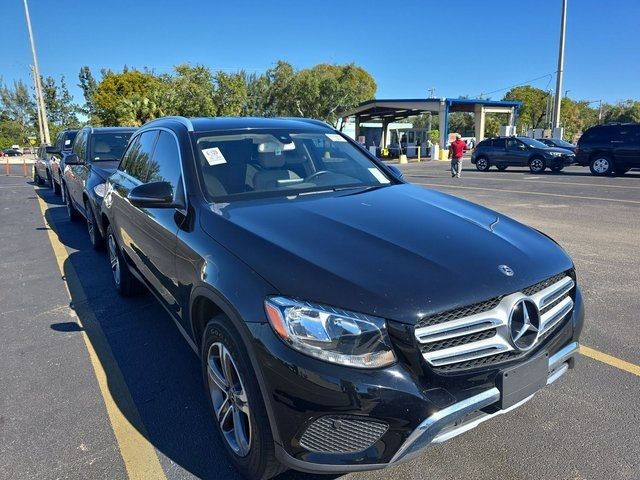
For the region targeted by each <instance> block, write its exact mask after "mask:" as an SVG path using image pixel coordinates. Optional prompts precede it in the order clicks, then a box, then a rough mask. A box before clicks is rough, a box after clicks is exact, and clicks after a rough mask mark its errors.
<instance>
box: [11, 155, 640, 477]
mask: <svg viewBox="0 0 640 480" xmlns="http://www.w3.org/2000/svg"><path fill="white" fill-rule="evenodd" d="M400 168H401V169H402V170H403V172H404V174H405V178H406V179H407V180H409V181H411V182H414V183H416V184H419V185H423V186H424V187H426V188H435V189H438V190H441V191H444V192H446V193H450V194H453V195H457V196H460V197H462V198H465V199H468V200H470V201H473V202H477V203H480V204H483V205H485V206H487V207H489V208H493V209H495V210H498V211H500V212H502V213H505V214H507V215H509V216H512V217H513V218H515V219H517V220H519V221H521V222H523V223H526V224H529V225H531V226H533V227H535V228H538V229H540V230H542V231H544V232H545V233H547V234H549V235H551V236H552V237H554V238H555V239H556V240H557V241H558V242H559V243H560V244H561V245H562V246H563V247H564V248H565V249H566V250H567V251H568V252H569V254H570V255H571V256H572V257H573V259H574V261H575V263H576V268H577V272H578V281H579V283H580V284H581V286H582V288H583V293H584V297H585V303H586V310H587V318H586V324H585V329H584V332H583V336H582V343H583V345H585V346H587V347H589V349H588V350H584V354H583V355H581V356H580V358H579V359H578V360H579V362H578V364H577V367H576V369H575V370H573V371H572V372H570V374H569V375H566V376H565V377H564V378H562V379H561V380H559V381H558V382H557V383H555V384H554V385H553V386H552V387H551V388H548V389H545V390H543V391H541V392H539V393H538V394H537V395H536V396H535V397H534V398H533V399H532V400H531V401H529V402H528V403H527V404H525V405H523V406H522V407H521V408H519V409H517V410H515V411H513V412H510V413H509V414H506V415H502V416H500V417H497V418H496V419H494V420H493V421H491V422H487V423H484V424H483V425H481V426H479V427H478V428H476V429H475V430H473V431H471V432H469V433H467V434H466V435H463V436H461V437H457V438H455V439H453V440H451V441H450V442H448V443H445V444H442V445H439V446H436V447H433V448H431V449H429V450H427V451H426V452H425V453H424V455H422V456H421V457H420V458H419V459H417V460H414V461H412V462H410V463H407V464H404V465H400V466H398V467H394V468H393V469H389V470H385V471H377V472H368V473H360V474H351V475H346V476H343V477H340V478H345V479H349V480H365V479H383V478H401V477H402V478H412V479H413V478H416V479H461V478H469V479H497V478H499V479H534V478H535V479H639V478H640V434H639V432H640V413H639V407H640V401H639V400H638V395H639V392H640V366H639V365H640V348H639V346H640V333H639V330H638V324H639V320H640V314H639V312H640V295H638V287H640V260H639V256H638V245H639V243H640V215H639V213H640V171H631V172H629V174H627V175H626V176H624V177H606V178H600V177H593V176H591V175H590V174H589V172H588V169H585V168H580V167H570V168H568V169H566V170H565V171H564V172H563V173H560V174H543V175H535V176H534V175H532V174H530V173H529V172H528V170H524V169H514V168H510V169H508V170H507V171H505V172H498V171H496V170H491V171H490V172H487V173H481V172H477V171H475V168H473V166H472V165H470V164H469V163H468V162H466V163H465V168H464V171H463V176H462V178H461V179H452V178H451V176H450V174H449V172H448V170H447V163H446V162H422V163H419V164H418V163H411V164H408V165H401V166H400ZM43 214H44V216H45V217H46V221H45V219H43ZM390 228H392V226H390ZM0 231H1V232H2V236H1V238H2V241H1V242H0V265H1V268H0V326H1V330H0V331H1V332H2V337H1V342H2V345H1V348H0V478H2V479H4V478H6V479H9V478H11V479H14V478H47V479H48V478H92V479H93V478H126V477H127V475H128V476H129V477H131V478H167V479H183V478H194V477H198V478H207V479H236V478H238V477H237V475H236V474H235V472H234V470H233V468H232V467H231V465H230V464H229V463H228V461H227V460H226V458H225V455H224V451H223V448H222V445H221V443H220V442H219V440H218V439H217V438H216V436H215V434H214V425H213V422H212V420H211V417H210V415H209V412H208V411H207V410H206V404H205V397H204V395H203V391H202V380H201V375H200V367H199V362H198V360H197V358H196V356H195V355H194V353H193V351H192V350H191V349H190V348H189V346H188V345H187V343H186V342H185V341H184V340H183V338H182V336H181V335H180V333H179V332H178V330H177V329H176V328H175V326H174V324H173V322H172V320H171V319H170V318H169V317H168V315H167V314H166V313H165V311H164V310H163V309H162V307H160V306H159V305H158V304H157V303H156V301H155V300H154V299H153V297H152V296H151V295H150V294H146V295H141V296H138V297H135V298H131V299H122V298H120V297H118V295H117V294H116V293H115V291H114V290H113V289H112V287H111V279H110V270H109V268H108V261H107V258H106V256H105V255H104V253H101V252H94V251H93V250H91V247H90V243H89V239H88V237H87V234H86V227H85V225H84V224H83V223H72V222H70V221H69V219H68V217H67V214H66V210H65V208H64V206H63V205H62V202H61V200H60V197H57V196H55V195H53V193H52V191H51V190H49V189H46V188H37V187H35V188H34V186H33V185H32V184H31V183H30V181H29V180H28V179H25V178H23V177H20V176H18V175H17V174H16V176H2V177H0ZM469 248H474V245H473V238H469ZM67 288H68V290H67ZM602 354H607V355H609V356H604V357H603V356H602ZM316 478H325V477H314V476H310V475H303V474H300V473H296V472H288V473H285V474H283V475H282V476H281V477H279V479H280V480H290V479H303V480H310V479H316ZM330 478H336V477H330Z"/></svg>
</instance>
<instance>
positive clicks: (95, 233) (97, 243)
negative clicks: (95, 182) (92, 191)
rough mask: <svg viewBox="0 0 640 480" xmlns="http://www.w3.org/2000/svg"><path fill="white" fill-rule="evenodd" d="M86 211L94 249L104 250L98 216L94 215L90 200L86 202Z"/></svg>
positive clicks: (88, 230) (90, 238)
mask: <svg viewBox="0 0 640 480" xmlns="http://www.w3.org/2000/svg"><path fill="white" fill-rule="evenodd" d="M84 211H85V212H86V215H87V232H88V233H89V240H90V241H91V246H92V247H93V249H94V250H104V238H103V237H102V235H100V229H99V227H98V223H97V222H96V217H95V216H94V215H93V209H92V208H91V203H89V200H85V202H84Z"/></svg>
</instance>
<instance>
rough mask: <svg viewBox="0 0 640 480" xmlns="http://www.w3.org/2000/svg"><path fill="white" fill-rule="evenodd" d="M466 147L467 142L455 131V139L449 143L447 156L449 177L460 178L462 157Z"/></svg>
mask: <svg viewBox="0 0 640 480" xmlns="http://www.w3.org/2000/svg"><path fill="white" fill-rule="evenodd" d="M466 149H467V144H466V143H465V142H464V141H463V140H462V137H461V135H460V134H459V133H456V139H455V140H454V142H453V143H452V144H451V145H449V158H450V159H451V177H452V178H453V177H456V178H460V174H461V173H462V157H463V156H464V151H465V150H466Z"/></svg>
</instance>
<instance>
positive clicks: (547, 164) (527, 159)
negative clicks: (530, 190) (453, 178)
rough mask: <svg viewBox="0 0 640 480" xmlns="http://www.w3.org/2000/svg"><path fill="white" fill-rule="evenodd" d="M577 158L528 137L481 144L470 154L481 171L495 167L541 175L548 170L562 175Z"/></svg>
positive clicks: (502, 139)
mask: <svg viewBox="0 0 640 480" xmlns="http://www.w3.org/2000/svg"><path fill="white" fill-rule="evenodd" d="M574 158H575V156H574V154H573V152H571V151H570V150H567V149H565V148H558V147H549V146H547V145H545V144H544V143H542V142H539V141H538V140H534V139H532V138H529V137H498V138H488V139H486V140H483V141H482V142H480V143H479V144H478V145H477V146H476V148H475V150H474V151H473V153H472V154H471V163H473V164H475V166H476V168H477V169H478V170H480V171H481V172H486V171H487V170H489V168H491V166H492V165H495V166H496V167H497V168H498V170H506V169H507V167H510V166H513V167H529V170H531V173H542V172H544V170H545V168H550V169H551V171H553V172H559V171H560V170H562V169H563V168H564V167H566V166H567V165H570V164H571V163H573V160H574Z"/></svg>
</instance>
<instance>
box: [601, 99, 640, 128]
mask: <svg viewBox="0 0 640 480" xmlns="http://www.w3.org/2000/svg"><path fill="white" fill-rule="evenodd" d="M604 111H605V114H604V121H605V122H634V123H640V101H637V100H631V99H629V100H625V101H623V102H618V103H616V104H615V105H605V106H604Z"/></svg>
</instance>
